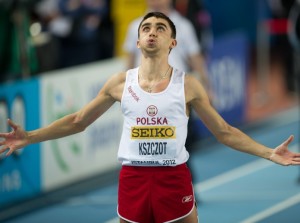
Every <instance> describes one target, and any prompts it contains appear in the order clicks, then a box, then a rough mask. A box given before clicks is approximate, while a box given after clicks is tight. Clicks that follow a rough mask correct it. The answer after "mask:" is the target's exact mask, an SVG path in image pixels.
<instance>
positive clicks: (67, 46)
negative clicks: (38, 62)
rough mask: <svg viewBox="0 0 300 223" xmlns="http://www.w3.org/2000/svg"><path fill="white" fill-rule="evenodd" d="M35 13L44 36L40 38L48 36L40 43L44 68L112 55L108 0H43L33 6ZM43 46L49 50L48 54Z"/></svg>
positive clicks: (65, 65)
mask: <svg viewBox="0 0 300 223" xmlns="http://www.w3.org/2000/svg"><path fill="white" fill-rule="evenodd" d="M36 14H37V15H38V18H39V20H40V22H41V25H42V27H43V28H42V29H43V33H44V34H46V36H47V38H42V39H43V40H45V39H46V40H47V41H46V43H44V44H43V46H40V55H41V56H42V58H43V59H42V61H43V63H42V64H43V65H44V70H49V69H56V68H65V67H70V66H75V65H80V64H84V63H89V62H93V61H97V60H101V59H106V58H110V57H112V56H113V51H114V49H113V41H114V38H113V35H114V33H113V25H112V22H111V20H110V2H109V1H107V0H42V1H41V2H40V3H39V4H38V5H37V7H36ZM44 37H45V35H44ZM36 39H38V38H36ZM37 42H40V41H39V40H38V41H37ZM45 48H46V49H47V51H48V52H50V53H49V54H47V55H45V54H44V52H45V50H44V49H45Z"/></svg>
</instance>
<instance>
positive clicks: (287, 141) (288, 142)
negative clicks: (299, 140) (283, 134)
mask: <svg viewBox="0 0 300 223" xmlns="http://www.w3.org/2000/svg"><path fill="white" fill-rule="evenodd" d="M293 140H294V136H293V135H291V136H290V137H289V138H288V139H287V140H286V141H285V142H284V143H283V145H285V146H288V145H289V144H290V143H291V142H292V141H293Z"/></svg>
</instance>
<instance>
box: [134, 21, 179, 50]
mask: <svg viewBox="0 0 300 223" xmlns="http://www.w3.org/2000/svg"><path fill="white" fill-rule="evenodd" d="M171 33H172V31H171V28H170V26H169V24H168V22H167V21H166V20H164V19H161V18H156V17H150V18H148V19H146V20H145V21H143V23H142V24H141V26H140V29H139V39H138V42H137V46H138V48H141V49H142V50H143V49H144V50H146V51H148V52H157V51H159V50H162V51H166V52H167V53H169V51H170V49H171V48H173V47H175V46H176V40H175V39H173V38H172V37H171Z"/></svg>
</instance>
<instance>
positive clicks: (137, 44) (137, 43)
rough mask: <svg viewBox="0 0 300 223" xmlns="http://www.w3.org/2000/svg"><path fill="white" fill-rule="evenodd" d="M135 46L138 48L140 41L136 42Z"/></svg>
mask: <svg viewBox="0 0 300 223" xmlns="http://www.w3.org/2000/svg"><path fill="white" fill-rule="evenodd" d="M136 46H137V48H140V40H137V41H136Z"/></svg>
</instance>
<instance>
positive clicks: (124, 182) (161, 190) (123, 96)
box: [0, 12, 300, 223]
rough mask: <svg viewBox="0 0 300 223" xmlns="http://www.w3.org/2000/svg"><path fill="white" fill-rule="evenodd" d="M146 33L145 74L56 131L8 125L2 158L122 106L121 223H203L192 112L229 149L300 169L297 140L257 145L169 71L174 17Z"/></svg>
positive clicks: (123, 79)
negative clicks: (194, 173)
mask: <svg viewBox="0 0 300 223" xmlns="http://www.w3.org/2000/svg"><path fill="white" fill-rule="evenodd" d="M138 33H139V39H138V41H137V47H138V48H139V49H140V50H141V51H142V58H141V64H140V66H139V67H137V68H135V69H131V70H129V71H127V72H121V73H118V74H115V75H114V76H112V77H111V78H110V79H109V80H108V81H107V82H106V84H105V85H104V86H103V88H102V89H101V90H100V92H99V94H98V95H97V96H96V97H95V98H94V99H93V100H92V101H91V102H89V103H88V104H87V105H85V106H84V107H83V108H82V109H80V110H79V111H77V112H75V113H73V114H69V115H67V116H65V117H63V118H60V119H58V120H56V121H54V122H53V123H51V124H50V125H48V126H45V127H42V128H39V129H36V130H32V131H25V130H24V129H22V128H21V127H20V126H19V125H17V124H15V123H14V122H13V121H12V120H8V123H9V125H10V126H11V127H12V131H11V132H9V133H0V137H2V138H3V139H2V141H1V142H0V146H2V148H1V150H0V153H3V152H6V155H7V156H8V155H11V154H12V153H13V152H14V151H16V150H17V149H20V148H23V147H26V146H27V145H29V144H31V143H38V142H42V141H46V140H52V139H57V138H61V137H65V136H68V135H72V134H75V133H79V132H82V131H84V130H85V129H86V128H87V127H88V126H89V125H90V124H92V123H93V122H94V121H95V120H96V119H97V118H99V117H100V116H101V115H102V114H103V113H104V112H106V111H107V110H108V109H109V108H110V107H111V106H112V105H113V104H114V103H115V102H120V103H121V109H122V112H123V115H124V127H123V134H122V137H121V142H120V147H119V152H118V159H119V161H120V162H121V163H122V169H121V172H120V178H119V195H118V214H119V217H120V222H121V223H126V222H141V223H153V222H158V223H161V222H183V223H196V222H198V217H197V208H196V206H195V199H194V194H193V186H192V181H191V176H190V173H189V169H188V168H187V166H186V161H187V160H188V158H189V154H188V152H187V151H186V149H185V146H184V144H185V139H186V135H187V122H188V117H189V112H190V108H191V106H192V107H193V108H194V109H195V111H196V112H197V114H198V115H199V117H200V118H201V119H202V121H203V122H204V123H205V125H206V126H207V127H208V128H209V129H210V131H211V132H212V133H213V134H214V135H215V137H216V138H217V139H218V140H219V141H220V142H221V143H224V144H225V145H227V146H230V147H231V148H233V149H236V150H238V151H241V152H245V153H249V154H252V155H255V156H258V157H261V158H264V159H268V160H270V161H273V162H275V163H277V164H280V165H284V166H287V165H300V154H299V153H293V152H291V151H289V150H288V145H289V144H290V143H291V142H292V140H293V136H290V137H289V138H288V139H287V140H286V141H284V142H283V143H282V144H281V145H279V146H277V147H276V148H274V149H272V148H268V147H266V146H264V145H262V144H259V143H257V142H256V141H254V140H253V139H251V138H250V137H248V136H247V135H246V134H244V133H243V132H241V131H240V130H238V129H237V128H234V127H233V126H231V125H229V124H228V123H226V122H225V121H224V120H223V119H222V117H221V116H220V115H219V114H218V113H217V112H216V111H215V109H214V108H213V107H212V106H211V105H210V102H209V99H208V96H207V94H206V93H205V90H204V88H203V86H202V85H201V84H200V82H199V81H197V80H196V78H194V77H193V76H191V75H185V73H184V72H182V71H180V70H178V69H176V68H174V67H171V66H170V65H169V64H168V55H169V52H170V50H171V49H172V48H174V47H176V29H175V26H174V24H173V23H172V21H171V20H170V19H169V18H168V17H167V16H165V15H164V14H162V13H158V12H150V13H148V14H146V16H145V17H144V18H143V20H142V22H141V23H140V26H139V29H138Z"/></svg>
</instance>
